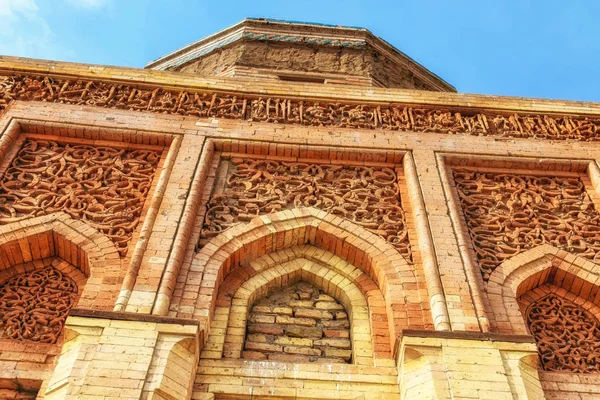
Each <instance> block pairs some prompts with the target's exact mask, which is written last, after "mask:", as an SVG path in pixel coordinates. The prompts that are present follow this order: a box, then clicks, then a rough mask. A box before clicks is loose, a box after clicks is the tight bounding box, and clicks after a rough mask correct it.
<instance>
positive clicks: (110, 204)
mask: <svg viewBox="0 0 600 400" xmlns="http://www.w3.org/2000/svg"><path fill="white" fill-rule="evenodd" d="M160 156H161V152H160V151H153V150H125V149H118V148H112V147H100V146H91V145H87V144H63V143H57V142H52V141H41V140H33V139H31V138H29V139H26V141H25V142H24V143H23V145H22V146H21V148H20V149H19V151H18V153H17V155H16V156H15V158H14V159H13V160H12V162H11V164H10V166H9V167H8V169H7V170H6V172H5V173H4V176H2V178H1V180H0V224H8V223H11V222H16V221H20V220H23V219H26V218H30V217H35V216H39V215H44V214H49V213H52V212H57V211H63V212H65V213H67V214H69V215H70V216H72V217H73V218H77V219H81V220H83V221H85V222H87V223H88V224H90V225H91V226H93V227H94V228H96V229H97V230H98V231H100V232H102V233H104V234H105V235H107V236H108V237H109V238H110V239H111V240H112V241H113V242H114V243H115V246H116V247H117V249H118V251H119V253H120V254H121V256H124V255H125V253H126V252H127V246H128V243H129V240H130V239H131V236H132V234H133V231H134V229H135V227H136V226H137V224H138V222H139V219H140V214H141V212H142V207H143V205H144V201H145V199H146V196H147V195H148V191H149V190H150V187H151V184H152V178H153V176H154V172H155V170H156V166H157V164H158V161H159V159H160Z"/></svg>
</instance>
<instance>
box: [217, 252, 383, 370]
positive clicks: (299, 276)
mask: <svg viewBox="0 0 600 400" xmlns="http://www.w3.org/2000/svg"><path fill="white" fill-rule="evenodd" d="M301 280H303V281H308V282H310V283H312V284H314V285H315V286H317V287H319V288H321V289H323V290H324V291H325V293H327V294H328V295H330V296H332V297H334V298H335V299H337V300H339V301H340V302H341V303H342V304H343V305H344V307H345V309H346V311H347V312H348V314H349V317H350V332H351V334H350V335H351V343H352V352H353V362H354V363H355V364H361V365H373V344H372V342H371V324H370V321H369V312H368V306H367V301H366V299H365V298H364V296H363V295H362V293H361V291H360V289H358V287H357V286H356V285H355V284H354V283H352V281H351V280H350V279H348V278H346V277H344V276H343V275H342V274H340V273H339V272H337V271H335V270H333V269H332V268H330V267H329V266H326V265H321V264H318V263H316V262H314V261H310V260H307V259H304V258H296V259H294V260H291V261H287V262H284V263H282V264H279V265H278V266H277V268H270V269H267V270H263V271H261V272H259V273H258V274H256V275H254V276H253V277H252V278H250V279H248V280H247V281H245V282H244V283H242V284H241V285H240V287H239V288H238V290H237V291H236V293H235V295H234V296H233V299H232V306H231V308H230V316H229V324H228V327H227V333H226V335H225V346H224V350H225V351H224V353H225V354H226V355H227V356H228V357H229V358H240V357H241V353H242V349H243V344H244V335H245V332H246V321H247V317H248V310H249V308H250V307H251V306H252V304H253V303H254V302H255V301H256V300H258V299H259V298H260V297H263V296H265V295H267V294H268V293H269V291H271V290H273V289H279V288H282V287H284V286H287V285H292V284H294V283H296V282H298V281H301Z"/></svg>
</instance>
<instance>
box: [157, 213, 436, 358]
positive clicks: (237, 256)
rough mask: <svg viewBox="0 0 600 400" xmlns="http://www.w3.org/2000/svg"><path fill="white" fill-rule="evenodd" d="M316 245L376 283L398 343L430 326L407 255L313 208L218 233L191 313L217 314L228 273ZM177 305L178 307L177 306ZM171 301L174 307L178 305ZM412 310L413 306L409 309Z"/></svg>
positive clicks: (203, 260)
mask: <svg viewBox="0 0 600 400" xmlns="http://www.w3.org/2000/svg"><path fill="white" fill-rule="evenodd" d="M302 245H312V246H314V247H316V248H319V249H321V250H322V251H325V252H328V253H330V254H332V255H334V256H337V257H339V258H341V259H342V260H344V261H345V262H347V263H349V264H350V265H352V266H353V267H355V268H356V269H357V270H359V271H360V272H361V273H364V274H365V278H369V280H370V282H372V283H373V284H374V285H375V288H377V289H378V290H379V291H380V293H381V294H382V295H383V299H384V302H383V303H380V304H378V305H377V312H380V311H381V310H385V312H386V313H387V322H388V323H389V326H390V328H391V330H390V332H389V335H386V336H387V337H388V338H389V339H390V341H391V343H390V344H389V345H388V350H387V351H389V349H390V348H394V346H395V345H396V343H395V338H396V337H397V336H399V335H400V333H401V330H402V329H406V328H415V329H422V328H424V327H427V326H431V325H432V322H431V312H430V309H429V299H428V298H421V296H422V295H423V292H424V286H423V285H420V283H422V282H419V277H418V276H417V275H418V273H417V271H416V269H415V267H414V266H411V265H409V264H408V263H407V262H406V261H405V260H404V258H403V257H402V255H400V253H398V252H397V251H396V250H395V249H394V248H393V247H392V246H391V245H390V244H388V243H387V242H385V240H383V239H382V238H380V237H379V236H377V235H375V234H373V233H370V232H368V231H367V230H365V229H363V228H361V227H360V226H357V225H355V224H353V223H351V222H349V221H346V220H344V219H342V218H340V217H335V216H333V215H330V214H327V213H326V212H324V211H320V210H316V209H313V208H310V207H309V208H302V209H294V210H286V211H281V212H277V213H273V214H269V215H264V216H260V217H258V218H255V219H253V220H252V221H250V222H249V223H247V224H240V225H238V226H235V227H233V228H231V229H229V230H227V231H226V232H224V233H222V234H220V235H219V236H217V237H215V238H213V239H212V240H211V241H210V242H209V243H208V244H207V245H206V246H204V247H203V248H202V249H201V250H200V251H199V252H198V253H197V254H196V256H195V258H194V260H193V262H192V266H191V269H192V270H201V271H203V275H202V282H201V285H200V287H201V295H199V296H197V301H196V303H195V307H194V310H193V314H192V315H190V316H191V317H194V318H198V319H201V320H203V321H204V322H205V323H206V324H208V326H210V325H211V320H212V318H216V314H214V312H215V306H216V305H217V302H218V299H217V296H218V293H219V290H220V288H221V286H222V284H223V282H224V279H225V278H226V277H228V276H229V274H231V273H233V272H234V271H236V270H237V269H238V268H240V267H243V266H244V265H246V264H248V263H250V262H251V261H252V260H254V259H256V258H259V257H261V256H263V255H267V254H269V253H273V252H276V251H279V250H284V249H288V248H292V247H295V246H302ZM194 290H196V291H197V290H198V286H197V284H195V283H193V282H190V283H187V282H186V283H185V284H184V285H183V288H182V291H183V292H191V291H194ZM168 296H169V295H168V294H167V293H159V295H158V298H157V307H158V308H162V307H167V306H168V303H169V302H170V299H169V298H168ZM176 307H177V305H175V307H174V308H176ZM174 308H173V307H172V309H174ZM409 311H410V312H409Z"/></svg>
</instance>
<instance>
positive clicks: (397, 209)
mask: <svg viewBox="0 0 600 400" xmlns="http://www.w3.org/2000/svg"><path fill="white" fill-rule="evenodd" d="M232 163H233V167H232V168H231V169H230V171H229V172H228V173H227V178H226V183H225V187H224V188H223V190H222V191H221V193H216V194H214V195H213V196H212V197H211V199H210V201H209V204H208V211H207V214H206V217H205V221H204V226H203V229H202V233H201V244H202V243H203V240H204V241H205V239H210V238H211V237H214V236H216V235H218V234H219V233H221V232H223V231H225V230H226V229H227V228H229V227H231V226H233V225H235V224H238V223H240V222H247V221H250V220H251V219H252V218H254V217H256V216H259V215H263V214H268V213H272V212H277V211H281V210H285V209H289V208H294V207H315V208H319V209H322V210H325V211H327V212H329V213H331V214H334V215H338V216H340V217H344V218H346V219H348V220H349V221H352V222H353V223H355V224H357V225H360V226H362V227H363V228H366V229H367V230H369V231H371V232H373V233H375V234H377V235H379V236H381V237H383V238H384V239H386V240H387V241H388V242H389V243H390V244H392V246H394V247H395V248H396V249H397V250H398V251H399V252H400V253H402V255H403V256H404V257H405V258H406V259H407V260H408V261H409V262H410V261H411V260H412V255H411V248H410V243H409V238H408V231H407V227H406V219H405V215H404V210H403V209H402V203H401V199H400V194H399V188H398V178H397V176H396V172H395V171H393V170H392V169H390V168H383V167H367V166H355V167H354V166H353V167H349V166H340V165H331V164H309V163H299V162H290V163H286V162H277V161H270V160H254V159H234V160H232Z"/></svg>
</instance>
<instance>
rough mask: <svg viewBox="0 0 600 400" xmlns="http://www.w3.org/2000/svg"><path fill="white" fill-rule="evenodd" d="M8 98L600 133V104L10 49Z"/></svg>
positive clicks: (528, 132)
mask: <svg viewBox="0 0 600 400" xmlns="http://www.w3.org/2000/svg"><path fill="white" fill-rule="evenodd" d="M0 75H4V78H2V80H1V83H0V108H4V107H6V106H7V104H8V103H9V102H10V101H12V100H21V101H45V102H57V103H68V104H77V105H90V106H100V107H107V108H120V109H130V110H135V111H148V112H159V113H167V114H178V115H187V116H195V117H199V118H202V117H205V118H230V119H240V120H251V121H259V122H272V123H283V124H299V125H305V126H321V127H332V128H333V127H339V128H355V129H374V130H381V131H386V130H395V131H410V132H429V133H442V134H466V135H473V136H492V137H508V138H535V139H550V140H575V141H596V140H599V139H600V104H598V103H585V102H573V101H556V100H543V99H526V98H513V97H500V96H483V95H470V94H458V93H439V92H425V91H415V90H402V89H378V88H356V87H349V86H334V85H319V84H310V83H288V82H260V83H256V82H242V81H239V80H234V79H226V78H198V77H194V76H188V75H184V74H180V73H173V72H165V71H150V70H140V69H131V68H120V67H104V66H97V65H85V64H73V63H64V62H52V61H42V60H33V59H22V58H13V57H0Z"/></svg>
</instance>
